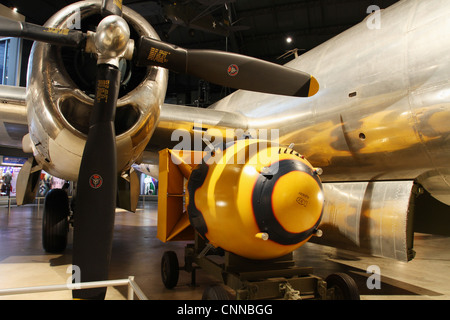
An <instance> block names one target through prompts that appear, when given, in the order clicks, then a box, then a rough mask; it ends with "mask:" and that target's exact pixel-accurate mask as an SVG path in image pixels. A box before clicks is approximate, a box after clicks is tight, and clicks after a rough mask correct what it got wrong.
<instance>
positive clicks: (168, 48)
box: [136, 37, 319, 97]
mask: <svg viewBox="0 0 450 320" xmlns="http://www.w3.org/2000/svg"><path fill="white" fill-rule="evenodd" d="M136 63H137V65H141V66H146V65H154V66H159V67H163V68H166V69H169V70H172V71H175V72H180V73H187V74H190V75H193V76H196V77H199V78H202V79H205V80H207V81H210V82H212V83H216V84H218V85H222V86H225V87H230V88H235V89H244V90H250V91H257V92H264V93H272V94H281V95H289V96H297V97H310V96H313V95H315V94H316V93H317V92H318V90H319V83H318V82H317V80H316V79H315V78H314V77H312V76H311V75H310V74H307V73H305V72H301V71H298V70H295V69H292V68H288V67H285V66H281V65H278V64H275V63H271V62H267V61H264V60H260V59H256V58H253V57H248V56H244V55H240V54H236V53H229V52H223V51H215V50H187V49H183V48H180V47H177V46H175V45H171V44H168V43H165V42H162V41H158V40H155V39H151V38H147V37H141V39H140V41H139V45H138V53H137V56H136Z"/></svg>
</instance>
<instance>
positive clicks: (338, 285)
mask: <svg viewBox="0 0 450 320" xmlns="http://www.w3.org/2000/svg"><path fill="white" fill-rule="evenodd" d="M325 281H326V282H327V288H328V289H330V288H334V299H335V300H360V297H359V289H358V286H357V285H356V282H355V280H353V278H352V277H350V276H349V275H348V274H346V273H334V274H331V275H329V276H328V277H327V278H326V279H325Z"/></svg>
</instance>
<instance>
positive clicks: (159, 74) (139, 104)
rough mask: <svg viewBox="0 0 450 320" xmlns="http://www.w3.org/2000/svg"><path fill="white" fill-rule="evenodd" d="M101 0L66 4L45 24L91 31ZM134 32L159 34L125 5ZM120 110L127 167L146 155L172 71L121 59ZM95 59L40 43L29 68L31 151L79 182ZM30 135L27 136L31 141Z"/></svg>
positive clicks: (121, 159) (121, 164) (120, 160)
mask: <svg viewBox="0 0 450 320" xmlns="http://www.w3.org/2000/svg"><path fill="white" fill-rule="evenodd" d="M101 2H102V1H101V0H87V1H80V2H77V3H74V4H72V5H70V6H67V7H65V8H64V9H62V10H61V11H59V12H58V13H56V14H55V15H54V16H53V17H52V18H50V19H49V21H47V23H46V24H45V26H46V27H48V28H70V27H71V26H74V25H75V26H77V27H81V29H82V30H83V32H86V31H88V30H89V31H95V30H91V29H92V27H93V26H96V25H97V24H98V22H99V21H100V20H101V18H102V17H101V15H100V7H101ZM123 17H124V19H125V20H126V21H127V23H128V24H129V26H130V31H131V36H132V38H134V39H136V40H137V39H138V38H139V37H140V36H146V37H151V38H156V39H158V38H159V37H158V35H157V33H156V31H155V30H154V29H153V27H151V25H150V24H149V23H148V22H147V21H146V20H145V19H144V18H142V17H141V16H140V15H139V14H137V13H136V12H134V11H133V10H131V9H129V8H127V7H123ZM120 69H121V71H122V86H121V91H120V94H119V101H118V104H117V109H116V121H115V127H116V136H117V138H116V142H117V155H118V157H117V164H118V165H117V168H118V170H119V172H120V171H123V170H124V169H126V168H129V167H130V166H131V165H132V164H133V163H134V162H136V160H138V159H139V157H140V156H141V155H142V152H143V151H144V149H145V147H146V145H147V144H148V141H149V140H150V138H151V135H152V133H153V131H154V130H155V127H156V123H157V121H158V118H159V114H160V106H161V104H162V103H163V101H164V97H165V94H166V88H167V78H168V72H167V70H165V69H162V68H157V67H148V68H147V67H145V68H138V67H136V66H134V65H132V64H131V63H128V62H126V61H123V62H122V63H121V66H120ZM95 70H96V58H95V56H93V55H90V54H87V53H85V52H84V51H83V50H78V49H72V48H65V47H63V48H61V47H57V46H53V45H50V44H45V43H39V42H36V43H35V44H34V45H33V49H32V54H31V56H30V63H29V67H28V85H27V87H28V90H27V105H28V122H29V132H30V139H29V140H31V147H32V149H33V154H34V156H35V159H36V160H37V161H38V163H39V164H40V165H41V166H42V167H43V169H44V170H45V171H47V172H49V173H51V174H53V175H55V176H58V177H60V178H63V179H66V180H72V181H76V180H77V178H78V171H79V167H80V163H81V157H82V154H83V150H84V145H85V143H86V138H87V132H88V129H89V118H90V114H91V110H92V107H93V97H94V94H95V85H94V83H95V74H96V72H95ZM29 140H28V141H29Z"/></svg>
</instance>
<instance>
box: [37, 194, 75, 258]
mask: <svg viewBox="0 0 450 320" xmlns="http://www.w3.org/2000/svg"><path fill="white" fill-rule="evenodd" d="M69 216H70V209H69V198H68V196H67V193H66V192H65V191H64V190H62V189H52V190H50V191H49V192H48V193H47V196H46V197H45V204H44V215H43V217H42V246H43V247H44V250H45V251H46V252H49V253H60V252H62V251H64V249H65V248H66V246H67V235H68V232H69Z"/></svg>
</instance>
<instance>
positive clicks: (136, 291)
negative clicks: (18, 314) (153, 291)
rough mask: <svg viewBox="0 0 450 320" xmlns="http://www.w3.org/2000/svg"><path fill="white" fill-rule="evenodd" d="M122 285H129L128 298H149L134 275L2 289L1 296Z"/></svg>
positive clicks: (0, 290)
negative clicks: (115, 278)
mask: <svg viewBox="0 0 450 320" xmlns="http://www.w3.org/2000/svg"><path fill="white" fill-rule="evenodd" d="M120 286H128V295H127V298H128V300H134V295H136V296H137V297H138V299H139V300H148V299H147V297H146V296H145V294H144V293H143V292H142V290H141V289H140V288H139V286H138V285H137V283H136V282H135V281H134V277H133V276H130V277H128V279H121V280H106V281H93V282H81V283H74V284H59V285H49V286H38V287H24V288H11V289H0V296H6V295H15V294H26V293H42V292H52V291H64V290H79V289H93V288H106V287H120Z"/></svg>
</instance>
